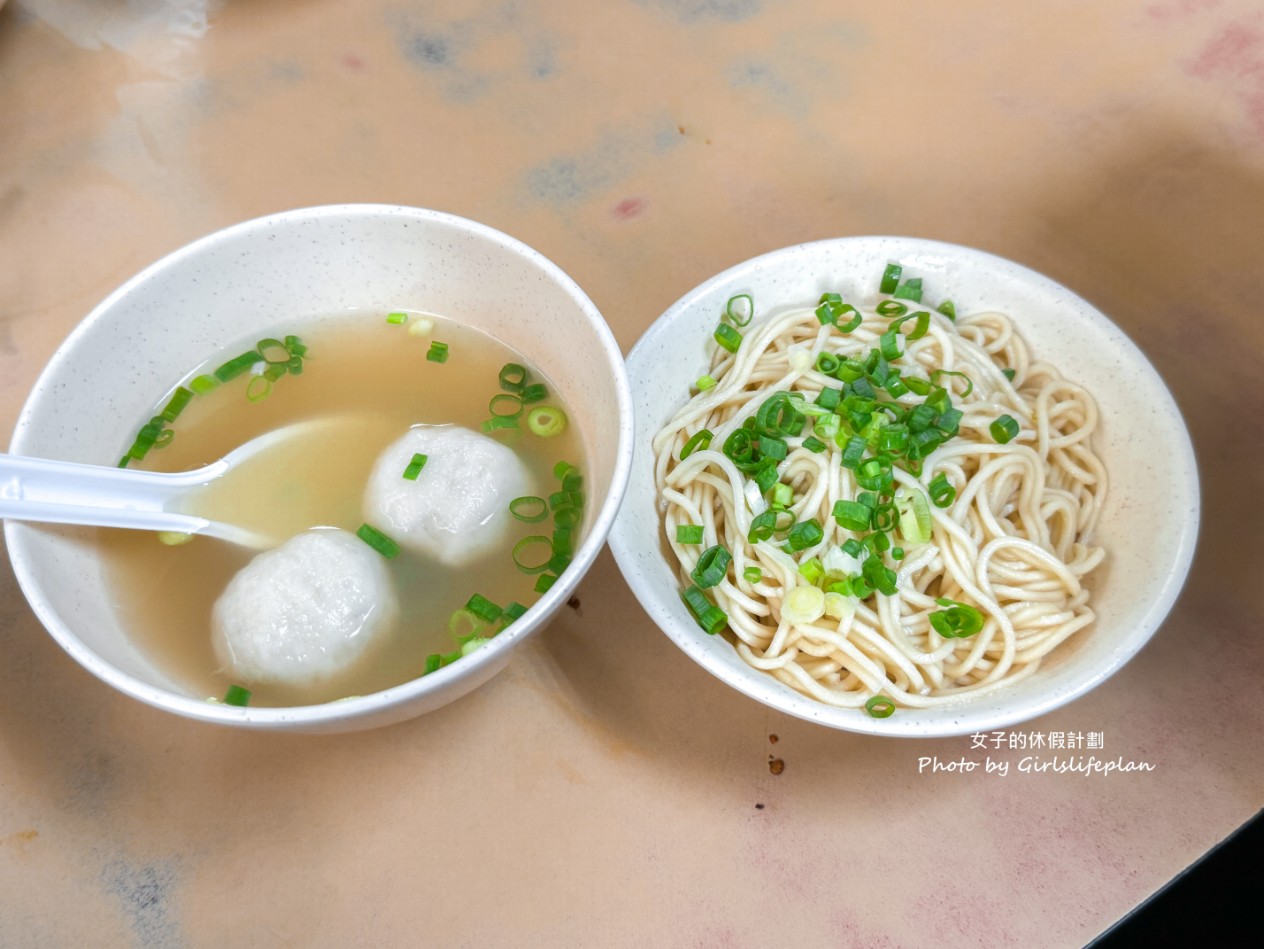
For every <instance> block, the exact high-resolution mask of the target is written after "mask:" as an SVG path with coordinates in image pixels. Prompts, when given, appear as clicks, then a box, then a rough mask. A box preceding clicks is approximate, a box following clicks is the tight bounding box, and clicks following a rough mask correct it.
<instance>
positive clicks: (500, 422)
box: [479, 416, 518, 434]
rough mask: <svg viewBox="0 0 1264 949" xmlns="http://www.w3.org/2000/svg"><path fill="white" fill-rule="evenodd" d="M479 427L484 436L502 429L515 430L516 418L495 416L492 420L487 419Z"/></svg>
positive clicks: (516, 425)
mask: <svg viewBox="0 0 1264 949" xmlns="http://www.w3.org/2000/svg"><path fill="white" fill-rule="evenodd" d="M479 427H480V428H482V430H483V433H484V434H489V433H491V432H495V431H498V430H499V429H502V428H517V427H518V420H517V419H516V418H505V417H503V416H496V417H494V418H489V419H487V420H486V421H484V422H483V423H482V424H481V425H480V426H479Z"/></svg>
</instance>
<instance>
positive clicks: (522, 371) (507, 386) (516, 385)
mask: <svg viewBox="0 0 1264 949" xmlns="http://www.w3.org/2000/svg"><path fill="white" fill-rule="evenodd" d="M528 375H529V373H528V372H527V367H526V366H521V365H519V364H518V363H516V362H507V363H505V364H504V366H502V367H501V369H500V387H501V388H502V389H504V390H505V391H506V392H512V393H513V394H514V395H518V394H519V393H521V392H522V388H523V386H525V385H526V384H527V376H528Z"/></svg>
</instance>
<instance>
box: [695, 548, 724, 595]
mask: <svg viewBox="0 0 1264 949" xmlns="http://www.w3.org/2000/svg"><path fill="white" fill-rule="evenodd" d="M732 560H733V555H732V554H730V553H729V552H728V551H727V550H725V549H724V547H722V546H721V545H720V544H716V545H715V546H714V547H708V548H707V549H706V550H704V551H703V552H702V556H701V557H699V558H698V563H697V565H696V566H695V567H694V568H693V570H692V571H691V572H690V574H689V576H691V577H693V582H694V583H696V584H698V586H699V587H701V588H702V589H704V590H705V589H708V588H709V587H713V586H715V585H716V584H717V583H719V582H720V581H721V580H723V579H724V575H725V574H726V573H727V572H728V569H729V564H730V563H731V562H732Z"/></svg>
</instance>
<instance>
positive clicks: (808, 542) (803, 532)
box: [786, 518, 825, 552]
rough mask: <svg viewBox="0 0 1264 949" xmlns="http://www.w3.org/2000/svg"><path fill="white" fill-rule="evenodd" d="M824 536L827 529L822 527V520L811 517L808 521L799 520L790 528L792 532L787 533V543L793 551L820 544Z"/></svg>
mask: <svg viewBox="0 0 1264 949" xmlns="http://www.w3.org/2000/svg"><path fill="white" fill-rule="evenodd" d="M824 537H825V530H824V528H822V527H821V523H820V521H818V520H817V519H816V518H809V519H808V520H806V521H799V523H797V524H795V525H794V526H793V527H791V528H790V533H789V534H787V535H786V545H787V546H788V547H789V548H790V550H791V551H792V552H793V551H799V550H805V549H807V548H808V547H814V546H816V545H817V544H819V543H820V542H821V540H822V539H823V538H824Z"/></svg>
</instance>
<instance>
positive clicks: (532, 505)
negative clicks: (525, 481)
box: [509, 494, 549, 524]
mask: <svg viewBox="0 0 1264 949" xmlns="http://www.w3.org/2000/svg"><path fill="white" fill-rule="evenodd" d="M509 513H510V514H512V515H513V516H514V517H516V518H517V519H518V520H520V521H522V522H523V523H524V524H535V523H538V522H539V521H542V520H544V519H545V518H546V517H548V516H549V506H548V504H547V503H546V502H545V500H544V498H542V497H538V496H536V495H534V494H527V495H523V496H522V497H520V498H514V499H513V500H512V501H510V502H509Z"/></svg>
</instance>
